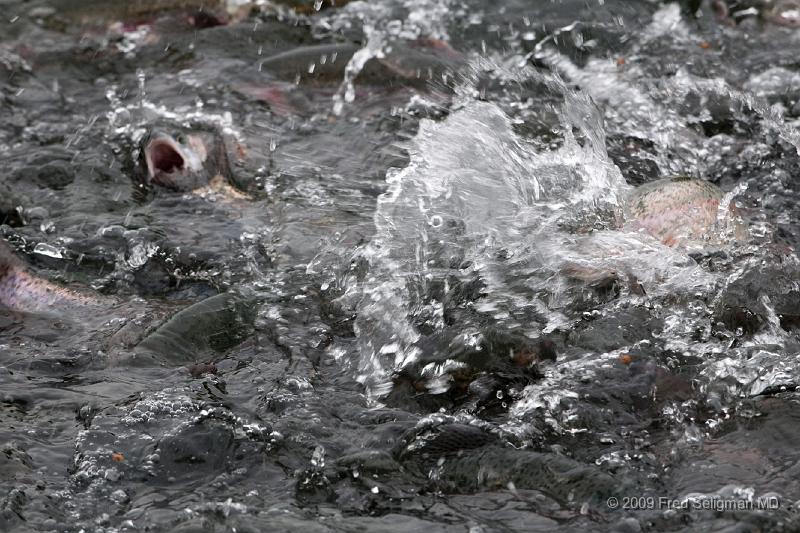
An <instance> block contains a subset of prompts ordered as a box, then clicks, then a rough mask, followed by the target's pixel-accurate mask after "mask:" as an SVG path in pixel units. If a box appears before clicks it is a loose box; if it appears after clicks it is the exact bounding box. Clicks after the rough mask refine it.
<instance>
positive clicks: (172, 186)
mask: <svg viewBox="0 0 800 533" xmlns="http://www.w3.org/2000/svg"><path fill="white" fill-rule="evenodd" d="M134 179H135V181H136V182H138V183H139V184H141V185H143V186H147V187H152V186H155V187H159V188H163V189H167V190H171V191H177V192H187V191H193V190H196V189H199V188H201V187H206V186H209V185H210V184H212V183H213V182H214V181H215V179H221V180H222V181H225V182H230V181H231V180H232V171H231V168H230V160H229V157H228V152H227V148H226V146H225V141H224V139H223V136H222V134H221V133H220V132H219V131H216V130H214V129H201V128H193V129H190V128H177V127H166V128H164V127H159V126H156V127H153V128H151V129H150V131H149V132H148V133H147V134H146V135H145V136H144V137H143V138H142V140H141V142H140V145H139V156H138V159H137V162H136V168H135V171H134Z"/></svg>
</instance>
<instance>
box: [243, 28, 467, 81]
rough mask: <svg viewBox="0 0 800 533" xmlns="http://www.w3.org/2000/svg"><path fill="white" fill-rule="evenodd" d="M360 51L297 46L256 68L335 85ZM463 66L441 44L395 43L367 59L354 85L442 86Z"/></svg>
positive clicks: (347, 46) (288, 77) (354, 47)
mask: <svg viewBox="0 0 800 533" xmlns="http://www.w3.org/2000/svg"><path fill="white" fill-rule="evenodd" d="M361 49H362V47H361V46H360V45H358V44H355V43H335V44H318V45H312V46H301V47H298V48H294V49H292V50H289V51H286V52H282V53H279V54H275V55H272V56H270V57H267V58H265V59H263V60H261V61H260V62H259V65H258V68H259V71H261V72H266V73H268V74H270V75H272V76H273V77H275V78H277V79H280V80H284V81H292V82H295V83H303V84H307V85H314V84H316V85H324V84H333V83H336V84H338V83H341V82H342V81H343V80H344V76H345V70H346V68H347V65H348V63H349V62H350V60H351V59H352V58H353V56H354V55H355V54H356V52H358V51H359V50H361ZM465 62H466V60H465V58H464V56H463V55H461V54H460V53H459V52H457V51H456V50H454V49H453V48H451V47H450V45H449V44H447V43H446V42H445V41H441V40H437V39H418V40H415V41H409V42H400V41H398V42H394V43H392V44H391V46H389V47H387V49H386V50H385V51H384V52H383V53H382V54H381V55H380V56H379V57H372V58H369V59H368V60H367V61H366V63H365V64H364V66H363V68H362V69H361V71H360V72H359V74H358V76H356V79H355V80H354V81H355V82H356V83H360V84H365V85H374V86H391V85H406V86H409V85H410V86H427V85H428V84H429V83H434V84H446V83H447V80H448V76H449V77H450V79H452V78H453V76H452V75H453V74H454V73H455V72H457V71H458V69H459V68H460V67H461V66H463V64H465Z"/></svg>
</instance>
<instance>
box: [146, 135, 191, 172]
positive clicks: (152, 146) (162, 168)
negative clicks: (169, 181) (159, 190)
mask: <svg viewBox="0 0 800 533" xmlns="http://www.w3.org/2000/svg"><path fill="white" fill-rule="evenodd" d="M144 156H145V161H146V163H147V172H148V176H149V178H150V180H151V181H156V182H158V177H159V176H161V175H162V174H166V175H170V174H175V173H177V172H182V171H184V170H186V166H187V165H186V156H185V155H184V151H183V149H182V148H181V147H180V146H179V145H178V143H176V142H175V141H174V140H173V139H172V138H171V137H169V136H158V137H156V138H154V139H152V140H151V141H150V142H149V143H147V147H146V148H145V150H144Z"/></svg>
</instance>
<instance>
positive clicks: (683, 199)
mask: <svg viewBox="0 0 800 533" xmlns="http://www.w3.org/2000/svg"><path fill="white" fill-rule="evenodd" d="M724 202H727V203H724ZM623 217H624V225H623V227H624V229H627V230H631V231H644V232H645V233H648V234H650V235H652V236H653V237H655V238H656V239H658V240H660V241H661V242H662V243H663V244H665V245H667V246H671V247H680V246H692V245H700V246H702V245H704V244H713V245H721V244H722V245H724V244H733V243H742V242H744V241H746V240H747V236H748V233H747V224H746V222H745V221H744V219H743V218H742V216H741V214H740V213H739V210H738V209H737V208H736V205H735V204H734V203H733V201H732V199H730V198H727V197H726V194H725V193H724V192H723V191H722V190H721V189H720V188H719V187H717V186H716V185H714V184H713V183H710V182H708V181H704V180H700V179H693V178H687V177H674V178H666V179H660V180H658V181H654V182H651V183H646V184H644V185H641V186H639V187H637V188H636V189H634V190H633V191H632V192H631V193H630V194H629V196H628V197H627V198H626V199H625V203H624V206H623Z"/></svg>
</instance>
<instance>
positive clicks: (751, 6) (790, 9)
mask: <svg viewBox="0 0 800 533" xmlns="http://www.w3.org/2000/svg"><path fill="white" fill-rule="evenodd" d="M710 5H711V8H712V10H713V12H714V13H715V14H716V16H717V18H718V19H719V20H721V21H723V22H725V23H728V24H730V25H737V24H739V23H740V22H742V21H744V20H747V19H754V18H757V19H761V20H763V21H765V22H769V23H772V24H775V25H778V26H785V27H789V28H800V0H712V1H711V4H710Z"/></svg>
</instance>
